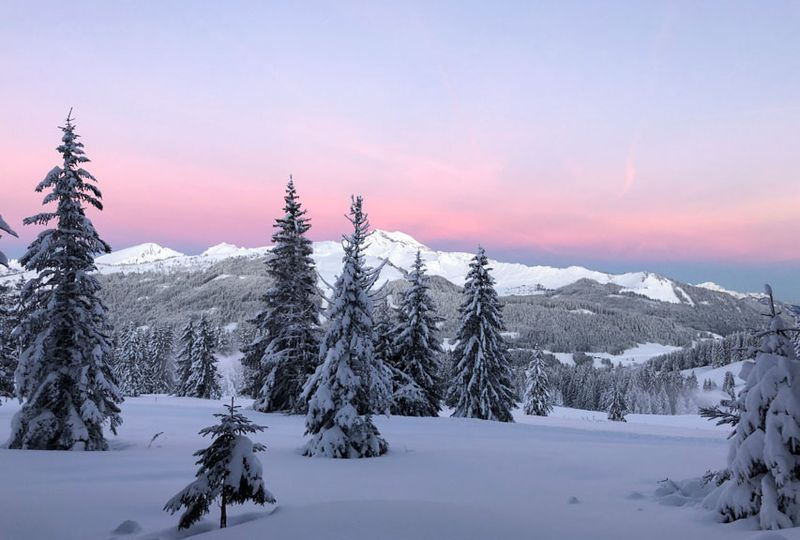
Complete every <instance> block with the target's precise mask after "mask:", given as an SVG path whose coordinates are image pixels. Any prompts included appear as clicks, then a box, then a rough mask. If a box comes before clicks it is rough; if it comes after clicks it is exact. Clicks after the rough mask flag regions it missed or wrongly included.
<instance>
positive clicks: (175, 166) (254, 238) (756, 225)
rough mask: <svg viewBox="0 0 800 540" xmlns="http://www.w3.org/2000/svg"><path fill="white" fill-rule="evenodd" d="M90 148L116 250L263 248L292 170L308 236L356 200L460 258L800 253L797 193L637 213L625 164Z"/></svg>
mask: <svg viewBox="0 0 800 540" xmlns="http://www.w3.org/2000/svg"><path fill="white" fill-rule="evenodd" d="M79 131H80V124H79ZM50 135H55V136H56V137H57V135H58V134H57V132H55V130H51V133H50ZM92 138H93V137H91V136H89V137H86V138H85V139H84V142H85V143H86V145H87V154H88V155H89V156H90V157H91V158H92V160H93V162H92V163H90V164H89V166H88V167H87V168H88V169H89V170H90V171H91V172H93V174H95V176H97V177H98V179H99V180H100V187H101V189H102V190H103V193H104V202H105V205H106V211H104V212H103V213H101V214H100V215H98V214H96V213H93V214H92V217H93V219H94V220H95V223H96V224H97V227H98V229H99V230H100V231H101V234H103V236H104V237H106V238H108V239H109V241H111V242H112V243H113V245H114V247H116V248H121V247H125V246H127V245H131V244H135V243H140V242H144V241H156V242H159V243H163V244H166V245H168V246H169V245H173V246H174V245H181V244H191V245H197V246H210V245H213V244H215V243H218V242H222V241H226V242H231V243H236V244H240V245H245V246H257V245H265V244H266V243H268V239H269V236H270V235H271V232H272V228H271V227H272V223H273V220H274V218H275V217H276V216H277V215H278V212H279V210H280V207H281V205H282V194H283V189H284V185H285V179H286V176H288V173H289V172H292V173H293V174H294V177H295V181H296V184H297V186H298V191H299V194H300V197H301V200H302V202H303V204H304V205H305V207H306V208H307V210H308V212H309V215H310V217H311V218H312V223H313V229H312V231H313V234H312V236H313V237H314V238H315V239H338V238H339V237H340V234H341V233H342V232H345V231H346V222H345V220H344V218H343V217H342V216H343V214H344V213H345V212H346V211H347V206H348V201H349V195H350V193H351V192H355V193H362V194H364V196H365V199H366V207H367V211H368V212H369V214H370V217H371V221H372V224H373V226H375V227H378V228H382V229H387V230H401V231H404V232H407V233H409V234H411V235H412V236H415V237H417V239H418V240H420V241H422V242H423V243H427V244H431V245H433V246H437V245H448V246H458V247H460V248H461V249H465V250H471V249H472V247H473V246H474V245H476V244H478V243H482V244H484V245H486V246H487V247H488V248H490V249H491V248H503V249H506V250H507V249H512V248H513V249H515V250H519V251H520V252H525V251H528V250H533V251H536V250H539V251H545V252H550V253H563V254H569V255H583V256H586V257H598V256H606V257H607V256H613V257H619V258H621V259H637V258H639V259H641V258H642V257H650V258H653V257H655V258H659V259H663V260H674V261H681V260H737V261H747V260H749V259H750V258H753V257H757V258H759V259H760V260H762V261H764V260H769V261H780V260H787V259H792V258H797V257H798V255H799V254H798V252H797V249H795V251H794V252H791V253H787V252H786V250H785V248H786V246H791V245H795V246H796V244H792V242H793V240H794V237H795V235H796V230H797V229H796V228H794V229H793V228H792V227H790V226H787V224H792V223H794V224H796V223H797V219H798V218H797V211H796V209H797V208H798V205H797V200H798V191H799V190H798V189H795V190H792V189H785V190H784V191H783V192H780V193H772V194H766V195H762V196H760V197H759V198H752V197H751V196H750V194H748V193H743V194H742V195H743V196H737V195H736V194H729V195H728V196H726V198H727V199H729V200H728V201H722V198H720V205H719V207H711V208H710V207H709V205H708V204H707V203H706V202H704V201H705V200H707V199H704V198H702V197H697V196H694V197H693V198H687V197H685V196H684V195H681V194H675V193H674V194H672V195H670V194H669V193H668V192H663V191H662V192H661V194H660V195H659V197H661V200H660V201H659V204H658V205H655V206H652V207H650V206H647V205H645V206H642V204H641V201H640V199H638V198H636V197H628V198H626V197H623V198H620V197H619V195H618V191H617V190H618V189H619V188H618V186H619V185H620V180H622V181H623V182H625V184H624V185H625V186H626V188H627V189H631V190H632V193H634V194H635V192H636V189H637V188H638V187H639V186H640V184H636V185H634V184H633V182H632V181H629V175H630V167H631V165H630V163H629V161H630V158H626V160H621V161H620V163H619V167H618V169H617V171H616V178H617V179H618V180H617V181H615V180H614V177H615V174H614V173H615V171H613V170H603V169H602V168H598V169H597V172H596V173H595V174H592V173H590V172H588V170H587V169H586V167H585V166H578V167H577V168H576V167H575V166H574V165H567V164H565V166H564V168H563V169H562V179H561V180H560V181H559V182H548V183H543V182H530V183H527V182H517V181H513V180H512V179H511V178H509V176H508V173H507V170H506V169H507V168H506V166H505V165H504V163H503V162H502V160H501V159H500V158H499V157H497V156H492V155H491V153H490V152H489V151H480V150H478V149H476V151H475V152H473V153H468V154H460V153H457V154H456V155H455V157H454V156H452V155H443V156H435V155H430V154H425V153H421V152H419V151H414V150H413V149H409V148H403V147H398V146H395V145H381V144H376V143H373V142H370V143H367V142H365V140H363V139H359V138H358V137H354V138H353V140H347V139H340V140H339V141H338V142H337V144H336V145H335V148H333V149H332V153H331V154H330V155H325V154H321V155H318V159H316V160H311V156H309V155H308V154H307V153H306V152H297V153H296V154H295V155H290V156H286V158H285V160H284V161H285V163H286V165H285V167H286V169H288V170H287V171H286V173H284V174H281V172H280V171H278V170H277V169H279V168H283V166H284V165H283V163H281V164H280V166H278V164H277V163H276V164H275V165H274V166H271V167H268V168H267V169H263V168H261V167H260V165H259V159H257V158H255V157H254V156H248V159H246V160H243V161H242V162H241V163H238V165H237V168H236V169H233V170H230V169H226V167H225V166H222V165H219V166H218V165H216V164H215V163H213V162H212V163H203V162H198V161H196V160H193V159H190V158H189V159H184V160H181V161H176V160H172V159H167V158H166V157H163V156H162V157H159V156H154V155H152V154H148V153H147V152H131V153H130V154H128V153H123V152H121V151H120V148H119V147H112V146H109V145H107V144H106V145H98V144H93V140H92ZM55 142H57V140H56V141H55ZM0 144H3V146H5V147H9V146H13V145H14V144H15V141H14V140H7V139H6V140H0ZM54 145H55V144H54V142H53V141H52V139H51V140H48V141H40V142H39V143H38V144H37V145H36V148H33V149H31V150H30V151H28V152H21V153H19V154H18V156H17V159H15V160H14V161H13V162H12V163H7V164H6V165H4V166H3V167H5V168H6V169H4V170H2V171H0V172H2V174H3V176H4V178H6V179H10V183H8V182H7V183H6V184H5V185H6V186H7V187H8V189H4V192H5V193H6V194H4V199H5V200H4V203H5V204H4V206H5V207H6V210H5V215H6V217H7V218H9V219H10V220H11V221H13V222H19V221H20V220H21V218H22V217H24V216H27V215H31V214H33V213H36V212H38V211H39V209H40V206H39V204H40V200H41V196H40V195H39V194H35V193H34V192H33V187H34V186H35V184H36V182H37V181H38V180H39V179H41V178H43V177H44V175H45V174H46V172H47V171H48V170H49V168H50V167H52V166H54V165H56V164H57V160H58V156H57V154H56V153H55V152H54V151H53V150H52V148H53V147H54ZM98 146H100V147H99V148H98ZM333 154H336V155H342V156H345V157H346V159H341V160H339V159H334V158H333ZM291 164H299V165H298V166H295V167H294V168H291V167H290V165H291ZM8 167H11V168H10V169H8ZM646 174H647V173H646V171H645V172H644V173H643V178H642V182H646V181H647V177H646ZM656 191H657V190H656ZM615 192H616V193H615ZM695 195H696V194H695ZM723 202H724V204H723ZM732 204H735V209H736V210H735V211H730V208H731V205H732ZM17 229H18V232H20V233H21V237H22V240H21V242H24V243H27V242H29V241H30V240H31V239H32V238H33V234H34V233H33V231H32V230H31V229H32V228H30V227H17ZM4 241H5V239H4Z"/></svg>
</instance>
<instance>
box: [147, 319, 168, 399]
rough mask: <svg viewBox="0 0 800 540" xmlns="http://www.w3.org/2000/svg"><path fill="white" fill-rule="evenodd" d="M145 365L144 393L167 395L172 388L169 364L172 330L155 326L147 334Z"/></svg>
mask: <svg viewBox="0 0 800 540" xmlns="http://www.w3.org/2000/svg"><path fill="white" fill-rule="evenodd" d="M144 353H145V365H146V376H145V380H146V390H145V391H146V392H147V393H150V394H167V393H169V392H170V391H171V390H172V388H173V386H174V382H173V373H172V366H171V362H170V357H171V354H172V330H170V328H169V327H167V326H156V327H155V328H153V329H152V330H149V331H148V332H147V336H146V342H145V343H144Z"/></svg>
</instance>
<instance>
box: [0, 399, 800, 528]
mask: <svg viewBox="0 0 800 540" xmlns="http://www.w3.org/2000/svg"><path fill="white" fill-rule="evenodd" d="M243 404H249V403H245V402H243ZM18 407H19V406H18V405H17V404H16V403H15V402H6V403H4V404H3V405H2V406H0V440H5V439H6V438H7V437H8V433H9V424H10V421H11V416H12V415H13V413H14V412H15V411H16V410H17V409H18ZM215 412H222V406H221V403H220V402H218V401H207V400H198V399H189V398H173V397H165V396H144V397H140V398H133V399H128V400H127V401H126V402H125V404H124V406H123V414H124V424H123V426H122V428H121V430H120V433H119V435H118V436H117V437H112V438H111V444H112V450H110V451H108V452H93V453H81V452H40V451H19V450H6V449H2V450H0V479H2V484H3V488H2V490H0V538H2V539H3V540H6V539H8V540H26V539H37V540H38V539H41V540H49V539H59V540H72V539H75V540H92V539H108V538H119V539H132V538H136V539H142V538H149V539H156V538H160V539H173V538H184V537H192V536H196V537H197V538H208V539H217V538H219V539H228V540H232V539H236V540H244V539H253V538H264V539H273V540H307V539H325V540H447V539H451V538H452V539H458V540H498V539H536V540H548V539H553V540H555V539H558V540H578V539H580V540H588V539H592V540H602V539H609V540H628V539H630V540H634V539H635V540H659V539H665V540H666V539H669V540H674V539H680V540H691V539H703V540H715V539H720V540H722V539H725V540H735V539H751V538H757V537H758V534H759V533H758V531H756V530H755V523H754V522H753V521H752V520H750V521H745V522H739V523H735V524H732V525H723V524H718V523H716V522H714V521H713V519H712V518H711V516H709V515H708V513H707V512H705V511H704V510H702V509H701V508H699V507H698V506H696V505H692V504H691V503H687V504H685V505H683V506H675V505H666V504H662V503H661V502H659V500H658V499H657V498H656V497H654V492H655V491H656V489H657V488H658V487H659V484H658V482H659V480H663V479H664V478H667V477H669V478H673V479H677V480H681V479H686V478H691V477H697V476H700V475H702V474H703V472H705V471H706V470H707V469H711V468H719V467H720V466H721V465H722V464H724V462H725V456H726V453H727V442H726V440H725V437H726V434H727V432H726V431H725V430H724V429H721V428H716V427H714V426H713V425H711V424H709V423H708V422H705V421H704V420H702V419H700V418H699V417H697V416H646V415H631V416H630V417H629V422H628V423H627V424H617V423H611V422H608V421H606V420H605V418H604V415H603V414H600V413H593V412H587V411H576V410H572V409H556V411H554V413H553V415H552V416H550V417H548V418H533V417H527V416H524V415H522V414H519V413H518V414H517V415H516V418H517V423H515V424H501V423H496V422H487V421H480V420H469V419H455V418H446V417H441V418H403V417H392V418H384V417H379V418H377V419H376V423H377V425H378V427H379V428H380V430H381V432H382V433H383V435H384V436H385V437H386V439H387V440H388V441H389V444H390V452H389V453H388V454H387V455H386V456H384V457H380V458H374V459H364V460H331V459H319V458H317V459H312V458H306V457H303V456H302V455H300V453H299V452H298V448H299V447H300V446H301V445H302V443H303V418H302V417H297V416H285V415H281V414H261V413H257V412H254V411H246V414H247V415H248V416H249V417H250V418H252V419H253V420H255V421H256V422H258V423H261V424H264V425H267V426H268V427H269V428H268V429H267V430H266V431H265V432H263V433H261V434H258V435H256V436H255V437H254V438H255V439H256V440H257V441H259V442H263V443H265V444H266V445H267V451H266V452H264V453H262V454H260V456H261V460H262V463H263V465H264V473H265V479H266V482H267V485H268V487H269V489H270V490H271V491H272V492H273V493H274V494H275V495H276V497H277V498H278V504H277V505H276V506H271V507H270V506H268V507H264V508H262V507H259V506H255V505H245V506H236V507H233V508H232V509H230V510H229V518H228V520H229V527H228V528H227V529H225V530H219V529H217V520H218V517H219V516H218V511H219V510H218V508H216V507H213V508H212V514H211V515H210V516H209V517H208V518H207V519H206V520H204V521H202V522H201V523H199V524H198V525H196V526H195V527H193V528H192V529H190V530H188V531H181V533H178V532H177V530H176V524H177V516H170V515H168V514H167V513H165V512H163V511H162V507H163V506H164V503H165V502H166V501H167V500H168V499H169V498H170V497H171V496H172V495H174V494H175V493H176V492H177V491H178V490H180V489H181V488H183V487H184V486H185V485H186V484H188V483H189V482H190V481H191V480H192V478H193V476H194V473H195V470H196V469H195V464H194V461H195V458H194V457H192V453H193V452H194V451H195V450H197V449H199V448H201V447H204V446H206V445H207V443H208V440H207V439H203V438H202V437H200V436H199V435H198V434H197V431H198V430H199V429H200V428H202V427H204V426H207V425H210V424H211V423H212V417H211V415H212V414H213V413H215ZM158 432H163V434H162V435H160V436H159V437H157V438H156V439H155V440H154V441H153V442H152V444H150V442H151V439H152V438H153V435H155V434H156V433H158ZM148 445H150V446H148ZM780 535H781V536H779V537H777V538H780V537H783V538H787V539H800V531H799V530H789V531H781V532H780Z"/></svg>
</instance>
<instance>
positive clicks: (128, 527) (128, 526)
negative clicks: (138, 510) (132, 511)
mask: <svg viewBox="0 0 800 540" xmlns="http://www.w3.org/2000/svg"><path fill="white" fill-rule="evenodd" d="M141 530H142V526H141V525H139V524H138V523H137V522H135V521H133V520H132V519H126V520H125V521H123V522H122V523H120V524H119V526H117V528H116V529H114V530H113V531H111V534H136V533H138V532H141Z"/></svg>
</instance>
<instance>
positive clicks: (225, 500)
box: [164, 398, 275, 530]
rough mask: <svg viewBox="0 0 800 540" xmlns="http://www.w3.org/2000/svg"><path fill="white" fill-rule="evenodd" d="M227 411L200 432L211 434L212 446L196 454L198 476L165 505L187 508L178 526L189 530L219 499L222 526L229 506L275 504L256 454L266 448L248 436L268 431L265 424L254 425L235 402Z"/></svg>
mask: <svg viewBox="0 0 800 540" xmlns="http://www.w3.org/2000/svg"><path fill="white" fill-rule="evenodd" d="M225 408H227V409H228V412H227V413H218V414H215V415H214V416H216V417H217V418H219V419H220V421H219V423H218V424H216V425H213V426H210V427H207V428H204V429H202V430H200V435H202V436H203V437H205V436H206V435H211V437H212V438H213V439H212V441H211V445H210V446H209V447H208V448H204V449H203V450H198V451H197V452H195V453H194V455H195V456H197V457H198V458H199V459H198V460H197V464H198V465H200V469H198V471H197V474H196V475H195V476H196V477H197V478H196V479H195V480H194V481H193V482H192V483H191V484H189V485H188V486H186V487H185V488H183V489H182V490H181V491H180V492H179V493H178V494H177V495H175V496H174V497H172V498H171V499H170V500H169V501H168V502H167V504H166V506H164V510H166V511H168V512H169V513H170V514H174V513H175V512H178V511H180V509H181V508H186V511H185V512H184V513H183V514H182V515H181V518H180V521H179V522H178V529H179V530H180V529H186V528H188V527H191V526H192V525H193V524H194V523H196V522H197V521H199V520H200V519H201V518H202V517H203V516H204V515H206V514H207V513H208V510H209V507H210V506H211V504H212V503H213V502H214V501H216V500H217V499H219V505H220V517H219V526H220V528H225V527H226V526H227V525H228V522H227V521H228V518H227V507H228V505H230V504H243V503H245V502H247V501H253V502H254V503H256V504H262V505H263V504H266V503H274V502H275V497H273V496H272V493H270V492H269V491H267V488H266V487H265V486H264V478H263V477H262V467H261V461H260V460H259V459H258V457H257V456H256V455H255V454H256V452H262V451H263V450H265V449H266V447H265V446H264V445H263V444H259V443H254V442H253V441H251V440H250V438H249V437H248V436H247V435H248V434H250V433H257V432H259V431H264V426H259V425H257V424H254V423H253V422H251V421H250V420H249V419H247V418H246V417H245V416H244V415H243V414H242V413H240V412H239V411H238V409H239V407H238V406H236V405H234V404H233V398H231V404H230V405H225Z"/></svg>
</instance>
